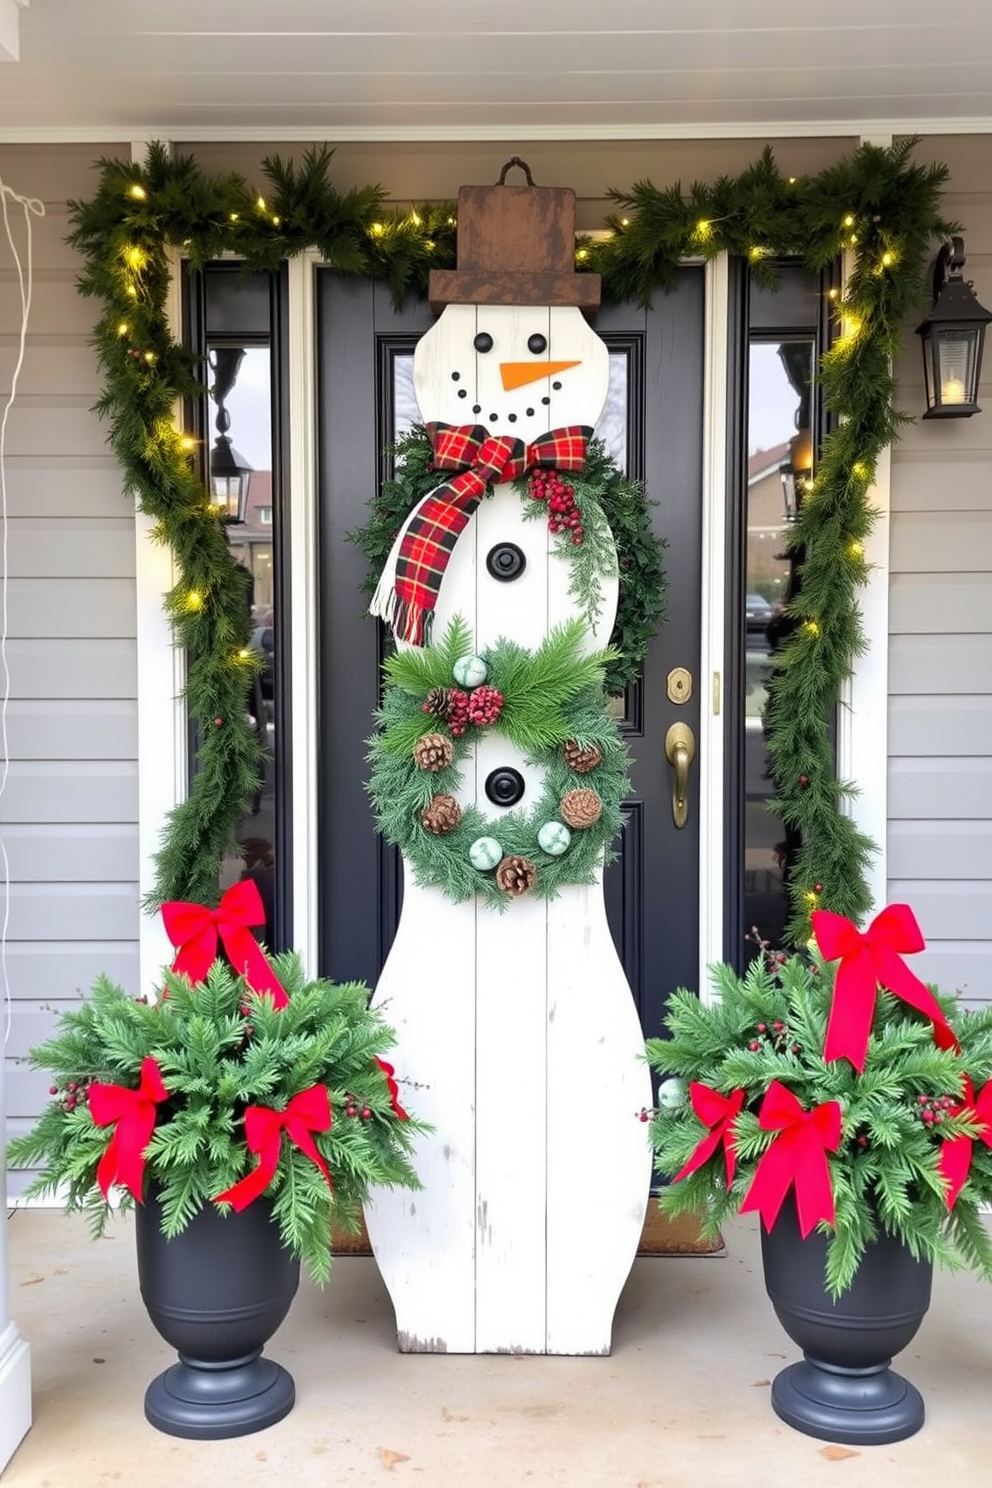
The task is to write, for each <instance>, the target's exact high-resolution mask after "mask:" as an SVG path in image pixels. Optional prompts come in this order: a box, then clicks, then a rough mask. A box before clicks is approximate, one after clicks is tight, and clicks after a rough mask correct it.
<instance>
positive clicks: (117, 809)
mask: <svg viewBox="0 0 992 1488" xmlns="http://www.w3.org/2000/svg"><path fill="white" fill-rule="evenodd" d="M137 814H138V764H137V761H136V760H110V761H104V760H99V761H93V762H89V761H83V760H76V761H71V760H68V761H65V762H61V761H55V762H49V763H37V762H35V763H14V764H12V765H11V767H10V774H9V776H8V778H7V786H6V790H5V792H4V821H5V822H22V823H26V822H133V821H136V819H137ZM133 928H136V927H133Z"/></svg>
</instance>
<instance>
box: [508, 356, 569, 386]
mask: <svg viewBox="0 0 992 1488" xmlns="http://www.w3.org/2000/svg"><path fill="white" fill-rule="evenodd" d="M578 366H581V363H580V362H500V364H499V370H500V373H501V374H502V377H503V387H504V388H505V389H506V391H507V392H508V393H509V392H511V391H512V390H513V388H518V387H526V386H527V384H528V383H529V382H539V381H540V379H541V378H542V377H553V376H554V375H555V373H556V372H567V371H568V369H569V367H578Z"/></svg>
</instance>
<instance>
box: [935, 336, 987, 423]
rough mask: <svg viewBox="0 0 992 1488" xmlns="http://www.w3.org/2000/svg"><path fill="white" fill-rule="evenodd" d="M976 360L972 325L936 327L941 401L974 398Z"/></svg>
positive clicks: (971, 400)
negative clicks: (958, 327)
mask: <svg viewBox="0 0 992 1488" xmlns="http://www.w3.org/2000/svg"><path fill="white" fill-rule="evenodd" d="M977 361H978V331H977V330H976V329H975V328H974V327H970V326H969V327H967V328H965V329H953V330H952V329H950V328H948V329H941V330H940V331H938V333H937V372H938V379H939V380H938V387H939V389H940V401H941V403H942V404H943V405H945V406H946V405H948V404H955V403H973V402H974V401H975V398H976V396H977V392H978V389H977V387H976V381H977V379H976V365H977Z"/></svg>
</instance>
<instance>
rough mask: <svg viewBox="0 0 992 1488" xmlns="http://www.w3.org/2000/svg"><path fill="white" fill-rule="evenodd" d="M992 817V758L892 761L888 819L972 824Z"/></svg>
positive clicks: (890, 762) (890, 763)
mask: <svg viewBox="0 0 992 1488" xmlns="http://www.w3.org/2000/svg"><path fill="white" fill-rule="evenodd" d="M989 817H992V758H989V757H987V756H985V757H981V758H974V757H969V758H965V759H956V760H954V761H953V764H949V763H948V761H947V759H946V758H943V757H937V758H931V759H891V760H890V761H889V820H890V821H896V820H899V819H900V818H915V819H920V820H935V819H936V820H944V821H955V820H958V821H972V820H986V819H987V818H989Z"/></svg>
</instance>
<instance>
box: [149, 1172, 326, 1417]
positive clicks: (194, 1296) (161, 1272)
mask: <svg viewBox="0 0 992 1488" xmlns="http://www.w3.org/2000/svg"><path fill="white" fill-rule="evenodd" d="M135 1215H136V1236H137V1251H138V1281H139V1284H140V1287H141V1296H142V1300H143V1301H144V1304H145V1307H146V1308H147V1309H148V1315H149V1317H150V1318H151V1320H152V1323H153V1324H154V1326H155V1327H156V1328H157V1329H158V1331H159V1333H160V1334H161V1335H162V1337H163V1338H164V1339H165V1340H166V1342H167V1343H170V1344H171V1345H172V1347H173V1348H175V1349H177V1350H178V1352H179V1362H178V1364H173V1365H172V1366H171V1367H170V1368H169V1369H167V1370H166V1371H165V1373H164V1374H160V1375H159V1376H158V1377H157V1379H154V1380H152V1382H151V1384H150V1385H149V1386H148V1389H147V1391H146V1393H145V1415H146V1417H147V1418H148V1420H149V1421H150V1422H151V1424H152V1425H153V1426H155V1427H157V1428H158V1430H159V1431H164V1432H167V1433H168V1435H169V1436H182V1437H186V1438H188V1439H191V1440H195V1441H218V1440H221V1439H223V1438H225V1437H234V1436H247V1435H248V1434H249V1433H250V1432H252V1431H261V1430H262V1429H263V1428H264V1427H266V1426H273V1425H275V1423H276V1421H281V1420H282V1418H283V1417H284V1416H286V1415H288V1414H289V1412H290V1411H291V1410H292V1408H293V1405H294V1402H295V1400H296V1387H295V1385H294V1383H293V1377H292V1375H290V1374H288V1373H287V1371H286V1370H285V1369H283V1367H282V1365H280V1364H276V1363H274V1362H273V1361H272V1360H271V1359H263V1358H262V1349H263V1347H264V1346H265V1344H266V1343H267V1342H268V1340H269V1339H270V1338H271V1337H272V1335H273V1333H274V1332H275V1331H276V1329H277V1328H278V1327H279V1324H280V1323H281V1322H282V1320H283V1318H284V1317H285V1316H286V1314H287V1312H288V1311H289V1308H290V1304H291V1303H292V1300H293V1297H294V1296H295V1294H296V1289H297V1287H298V1285H299V1280H300V1263H299V1261H298V1260H297V1259H296V1258H295V1257H294V1256H292V1255H291V1254H290V1252H289V1251H287V1250H286V1249H284V1247H283V1245H282V1242H281V1239H280V1236H279V1229H278V1226H277V1225H276V1224H274V1223H273V1221H272V1211H271V1206H270V1205H269V1204H268V1203H267V1202H266V1201H265V1200H264V1199H257V1200H256V1201H255V1203H254V1204H250V1205H249V1206H248V1208H247V1209H245V1210H243V1211H242V1212H241V1213H240V1214H234V1213H231V1214H228V1215H227V1217H226V1218H224V1217H222V1216H221V1215H220V1214H219V1213H218V1212H217V1211H216V1210H214V1209H212V1208H211V1209H204V1210H203V1211H202V1213H200V1214H198V1215H197V1216H196V1217H195V1218H194V1219H193V1220H192V1221H191V1223H190V1224H189V1226H188V1227H187V1229H185V1230H184V1231H183V1232H182V1234H180V1235H177V1236H175V1238H174V1239H171V1240H167V1239H166V1238H165V1236H164V1235H163V1234H162V1230H161V1210H160V1208H159V1204H158V1201H157V1199H156V1198H155V1196H154V1195H149V1197H148V1198H147V1199H146V1201H145V1203H144V1204H141V1205H139V1206H138V1207H137V1209H136V1211H135Z"/></svg>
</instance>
